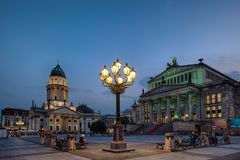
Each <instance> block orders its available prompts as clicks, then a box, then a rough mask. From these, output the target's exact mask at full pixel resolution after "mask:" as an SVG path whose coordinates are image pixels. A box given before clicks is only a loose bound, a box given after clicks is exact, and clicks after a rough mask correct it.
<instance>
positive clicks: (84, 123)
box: [83, 118, 87, 132]
mask: <svg viewBox="0 0 240 160" xmlns="http://www.w3.org/2000/svg"><path fill="white" fill-rule="evenodd" d="M83 128H84V131H85V132H87V130H86V118H83Z"/></svg>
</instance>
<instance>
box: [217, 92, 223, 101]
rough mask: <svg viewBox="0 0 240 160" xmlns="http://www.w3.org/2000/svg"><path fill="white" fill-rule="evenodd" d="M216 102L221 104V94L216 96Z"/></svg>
mask: <svg viewBox="0 0 240 160" xmlns="http://www.w3.org/2000/svg"><path fill="white" fill-rule="evenodd" d="M217 101H218V102H222V94H221V93H218V94H217Z"/></svg>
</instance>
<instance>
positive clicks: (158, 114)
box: [157, 98, 162, 123]
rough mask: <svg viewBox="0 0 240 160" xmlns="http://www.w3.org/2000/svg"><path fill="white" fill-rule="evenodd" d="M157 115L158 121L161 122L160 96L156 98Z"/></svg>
mask: <svg viewBox="0 0 240 160" xmlns="http://www.w3.org/2000/svg"><path fill="white" fill-rule="evenodd" d="M157 116H158V122H159V123H162V111H161V99H160V98H159V99H158V113H157Z"/></svg>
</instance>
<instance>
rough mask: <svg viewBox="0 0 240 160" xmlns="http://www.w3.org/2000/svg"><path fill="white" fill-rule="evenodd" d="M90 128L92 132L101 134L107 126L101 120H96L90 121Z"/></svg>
mask: <svg viewBox="0 0 240 160" xmlns="http://www.w3.org/2000/svg"><path fill="white" fill-rule="evenodd" d="M90 130H91V131H92V132H94V133H101V134H102V133H105V132H106V131H107V126H106V124H105V123H104V122H103V121H101V120H98V121H96V122H93V123H92V125H91V126H90Z"/></svg>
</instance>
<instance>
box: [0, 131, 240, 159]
mask: <svg viewBox="0 0 240 160" xmlns="http://www.w3.org/2000/svg"><path fill="white" fill-rule="evenodd" d="M162 138H163V137H159V136H158V137H157V136H156V137H154V136H145V135H144V136H132V137H131V136H129V137H126V138H125V139H126V141H127V145H128V147H130V148H132V147H133V148H135V149H136V151H135V152H127V153H120V154H116V153H109V152H104V151H102V149H103V148H106V147H107V148H109V142H111V137H87V139H88V142H89V145H88V149H82V150H77V151H74V152H71V153H67V152H60V151H57V150H55V149H52V148H50V147H46V146H43V145H39V144H38V142H39V137H22V138H20V139H19V138H10V139H5V140H0V160H5V159H6V160H30V159H31V160H55V159H58V160H65V159H66V160H67V159H71V160H75V159H78V160H88V159H93V160H112V159H114V160H123V159H128V160H179V159H185V160H239V157H240V137H233V138H232V142H233V143H234V144H230V145H218V146H217V147H207V148H195V149H189V150H183V151H179V152H172V153H166V152H164V151H162V150H160V149H156V148H155V147H156V145H155V143H156V142H157V141H159V139H160V140H163V139H162ZM84 157H88V158H84Z"/></svg>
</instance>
